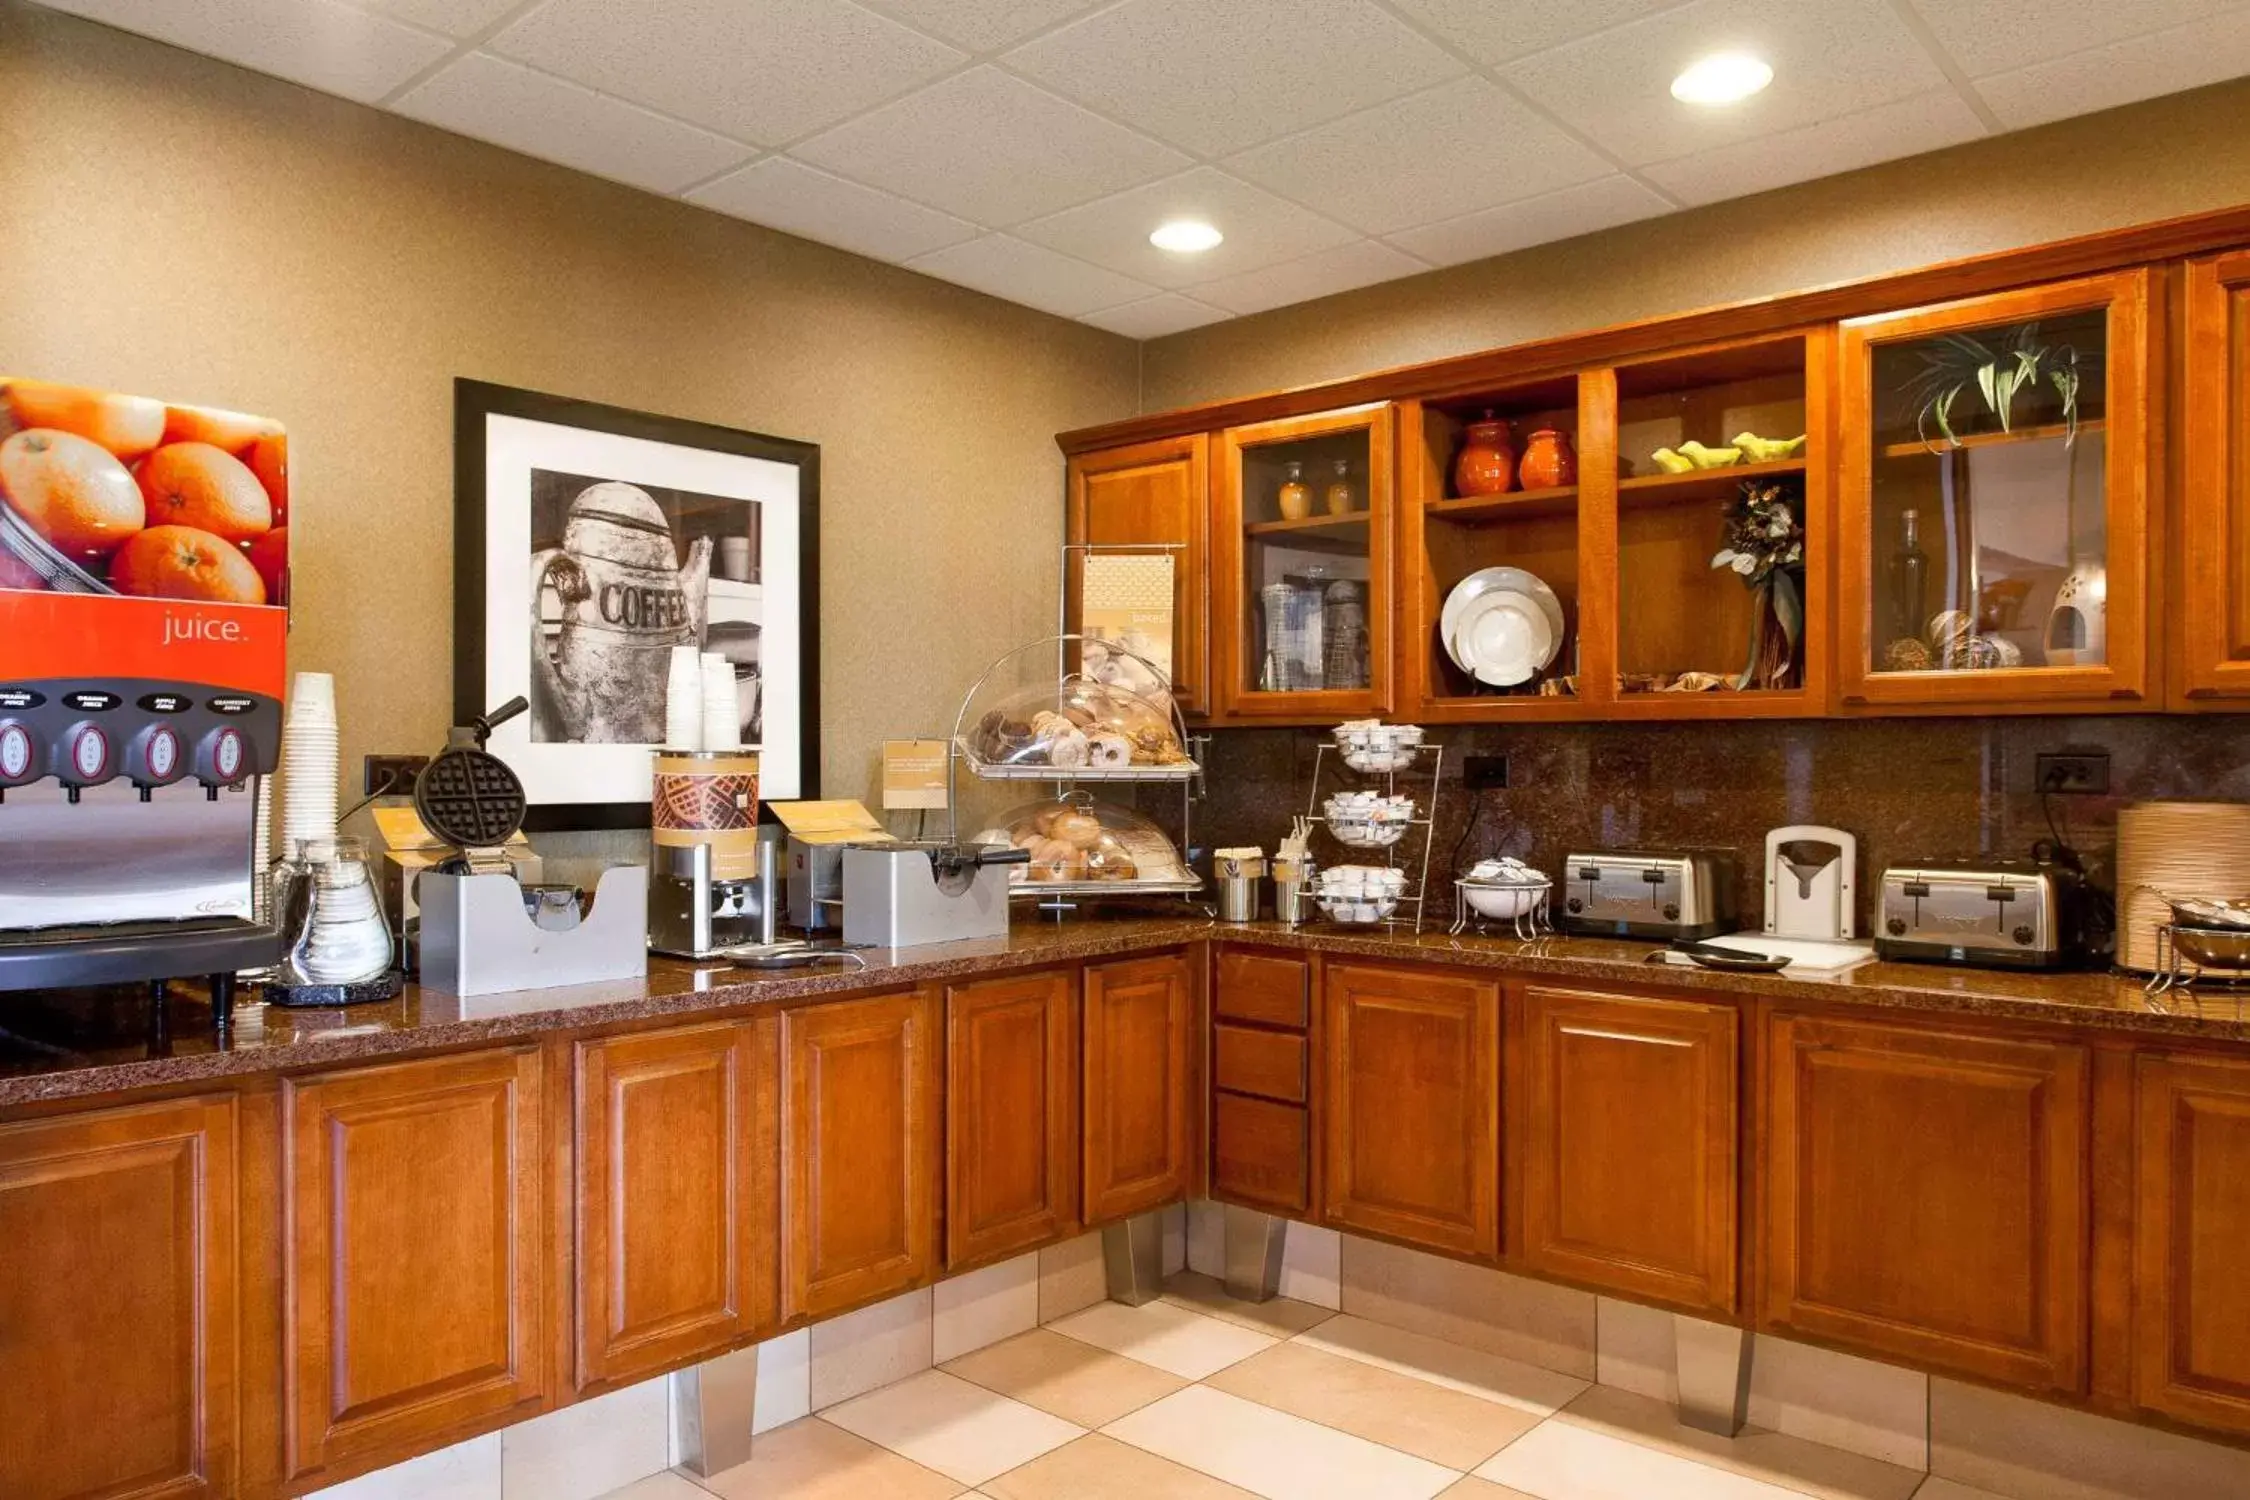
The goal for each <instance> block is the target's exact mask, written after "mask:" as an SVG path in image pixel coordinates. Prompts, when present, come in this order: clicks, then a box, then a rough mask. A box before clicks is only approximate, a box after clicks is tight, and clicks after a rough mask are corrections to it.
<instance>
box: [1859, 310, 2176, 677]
mask: <svg viewBox="0 0 2250 1500" xmlns="http://www.w3.org/2000/svg"><path fill="white" fill-rule="evenodd" d="M2147 309H2148V282H2147V277H2146V274H2145V273H2142V272H2129V273H2124V274H2120V275H2115V276H2104V277H2096V278H2090V279H2088V280H2084V281H2075V282H2068V283H2064V284H2060V285H2056V286H2049V287H2040V288H2035V289H2033V290H2030V291H2025V292H2011V293H2004V294H2001V295H1997V296H1991V297H1981V298H1976V299H1974V300H1971V301H1968V302H1961V303H1954V304H1951V305H1948V306H1945V307H1940V308H1935V309H1928V310H1924V311H1920V312H1913V313H1902V314H1897V315H1892V316H1885V317H1877V318H1867V319H1861V320H1858V321H1855V322H1850V323H1846V324H1845V325H1844V343H1843V361H1844V369H1843V381H1844V384H1843V389H1844V399H1843V414H1844V429H1845V433H1844V435H1845V462H1844V471H1843V484H1842V494H1841V500H1842V509H1843V527H1842V530H1843V537H1842V543H1843V552H1842V576H1841V577H1840V579H1839V590H1838V592H1839V600H1840V610H1841V612H1840V623H1841V625H1842V627H1843V628H1842V630H1841V631H1840V635H1841V638H1842V641H1843V643H1844V649H1843V652H1842V655H1843V657H1844V660H1843V661H1842V662H1841V663H1840V665H1841V668H1842V670H1841V673H1840V677H1841V682H1842V696H1843V698H1844V701H1845V702H1846V703H1863V704H1867V703H1908V704H1912V703H1922V704H1931V705H1941V706H1942V705H1960V706H1962V707H1964V708H1966V707H1970V706H1977V705H2004V704H2007V703H2009V702H2026V701H2029V702H2051V701H2054V700H2058V699H2083V700H2087V703H2088V706H2093V705H2094V704H2097V703H2119V704H2125V703H2130V702H2131V701H2132V700H2134V699H2136V698H2138V697H2140V696H2142V695H2143V692H2144V689H2145V687H2146V683H2145V675H2146V649H2147V647H2146V629H2145V626H2146V601H2147V597H2148V595H2147V588H2146V582H2147V579H2146V561H2145V556H2146V554H2145V540H2146V536H2145V534H2146V530H2147V501H2146V483H2147V472H2148V462H2149V455H2148V453H2147V446H2146V445H2147V439H2148V423H2147V412H2146V402H2147V396H2146V390H2147V380H2146V375H2147V349H2146V338H2147V327H2148V318H2147Z"/></svg>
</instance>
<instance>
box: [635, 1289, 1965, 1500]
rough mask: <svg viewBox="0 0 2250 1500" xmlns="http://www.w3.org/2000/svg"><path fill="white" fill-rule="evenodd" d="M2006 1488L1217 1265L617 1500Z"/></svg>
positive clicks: (1894, 1494)
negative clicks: (1251, 1294)
mask: <svg viewBox="0 0 2250 1500" xmlns="http://www.w3.org/2000/svg"><path fill="white" fill-rule="evenodd" d="M712 1495H717V1496H719V1497H720V1500H858V1497H871V1496H884V1497H887V1500H890V1497H895V1500H924V1497H927V1500H953V1497H969V1500H1109V1497H1119V1500H1227V1497H1233V1500H1241V1497H1244V1496H1263V1497H1265V1500H1331V1497H1333V1500H1432V1497H1435V1496H1444V1497H1446V1500H1655V1497H1662V1500H1798V1497H1803V1496H1813V1497H1817V1500H1992V1497H1990V1496H1988V1495H1987V1494H1986V1493H1985V1492H1984V1491H1981V1490H1974V1489H1970V1488H1967V1487H1965V1486H1963V1485H1960V1484H1956V1483H1951V1482H1949V1481H1946V1480H1943V1479H1933V1478H1928V1477H1926V1476H1925V1475H1924V1474H1923V1473H1922V1472H1921V1471H1919V1470H1918V1469H1909V1468H1903V1467H1900V1466H1898V1465H1895V1464H1890V1463H1884V1462H1881V1461H1879V1460H1877V1459H1873V1458H1867V1457H1862V1456H1860V1455H1858V1454H1854V1453H1847V1452H1845V1451H1843V1450H1842V1449H1838V1448H1830V1447H1824V1446H1822V1445H1821V1444H1818V1443H1814V1442H1809V1441H1807V1440H1805V1439H1803V1438H1797V1437H1790V1436H1786V1435H1784V1434H1781V1433H1777V1432H1767V1431H1763V1430H1760V1429H1757V1428H1750V1429H1747V1430H1745V1431H1744V1432H1743V1434H1742V1435H1741V1436H1740V1437H1737V1438H1734V1439H1731V1440H1730V1439H1724V1438H1717V1437H1712V1436H1709V1435H1707V1434H1704V1433H1700V1432H1696V1431H1694V1430H1692V1429H1689V1428H1685V1427H1682V1426H1680V1425H1679V1424H1678V1423H1677V1422H1675V1421H1674V1420H1673V1418H1672V1412H1671V1409H1670V1408H1669V1407H1668V1406H1666V1405H1665V1404H1663V1403H1662V1402H1659V1401H1655V1400H1652V1399H1650V1398H1648V1397H1646V1396H1640V1395H1636V1394H1633V1393H1632V1392H1629V1391H1624V1390H1620V1389H1617V1388H1615V1387H1611V1386H1598V1385H1592V1384H1589V1383H1588V1382H1587V1381H1585V1380H1582V1379H1579V1378H1577V1377H1575V1376H1572V1375H1564V1374H1558V1373H1557V1372H1555V1371H1553V1370H1550V1369H1544V1368H1541V1367H1539V1366H1536V1365H1530V1364H1525V1363H1523V1362H1521V1361H1519V1360H1516V1359H1513V1358H1511V1357H1509V1356H1507V1355H1504V1354H1498V1353H1493V1352H1490V1351H1487V1350H1482V1349H1474V1348H1469V1347H1466V1346H1464V1345H1460V1344H1455V1343H1449V1342H1446V1341H1444V1340H1442V1339H1439V1338H1436V1337H1433V1336H1431V1335H1428V1334H1423V1333H1416V1332H1409V1331H1405V1330H1402V1329H1399V1328H1395V1327H1390V1326H1387V1325H1385V1324H1380V1323H1374V1322H1370V1321H1368V1320H1366V1319H1363V1318H1358V1317H1353V1316H1350V1315H1339V1314H1336V1313H1332V1312H1330V1311H1328V1310H1327V1309H1325V1308H1319V1307H1314V1306H1311V1305H1309V1304H1307V1303H1303V1302H1293V1301H1288V1300H1285V1299H1277V1300H1275V1301H1273V1302H1269V1303H1266V1304H1263V1305H1253V1304H1249V1303H1240V1302H1235V1301H1233V1300H1231V1299H1229V1298H1228V1297H1227V1296H1226V1295H1225V1293H1224V1291H1223V1290H1222V1289H1221V1288H1220V1287H1219V1286H1218V1284H1217V1283H1216V1282H1214V1281H1212V1280H1210V1279H1209V1278H1208V1277H1202V1276H1196V1275H1187V1276H1182V1277H1178V1278H1176V1279H1175V1280H1174V1281H1173V1282H1172V1283H1171V1284H1170V1287H1169V1289H1168V1291H1167V1294H1166V1296H1165V1297H1164V1298H1163V1300H1161V1301H1157V1302H1152V1303H1150V1304H1148V1305H1147V1306H1145V1307H1138V1308H1127V1307H1123V1306H1119V1305H1117V1304H1113V1303H1099V1304H1096V1305H1095V1306H1092V1307H1089V1308H1086V1309H1084V1310H1083V1311H1080V1312H1076V1313H1072V1314H1071V1315H1069V1316H1067V1317H1064V1318H1061V1319H1058V1320H1057V1321H1055V1322H1053V1323H1050V1324H1048V1325H1047V1326H1045V1327H1041V1328H1036V1329H1033V1330H1032V1331H1030V1332H1028V1333H1021V1334H1017V1335H1016V1336H1014V1337H1012V1338H1009V1339H1005V1340H1003V1341H1001V1342H999V1343H996V1344H991V1345H988V1346H986V1347H984V1348H981V1349H977V1350H975V1351H973V1352H971V1353H968V1354H964V1355H962V1356H960V1357H958V1358H955V1359H951V1360H947V1361H945V1362H943V1363H941V1364H939V1365H938V1366H936V1367H935V1368H933V1369H927V1370H923V1371H920V1372H919V1373H916V1374H913V1375H910V1376H908V1377H906V1378H905V1379H902V1380H898V1381H895V1382H893V1383H892V1384H889V1385H886V1386H883V1387H881V1388H879V1389H876V1390H873V1391H870V1392H868V1393H866V1394H864V1395H860V1396H856V1397H854V1398H852V1399H851V1400H848V1401H842V1402H839V1403H837V1404H835V1405H833V1406H829V1407H827V1408H826V1409H824V1410H821V1411H819V1412H817V1413H816V1414H815V1415H812V1416H808V1417H804V1418H802V1419H800V1420H798V1421H795V1422H792V1423H790V1424H788V1425H787V1426H783V1427H779V1428H776V1429H774V1430H773V1431H771V1432H768V1433H766V1434H764V1435H763V1436H761V1437H760V1438H759V1439H758V1440H757V1443H756V1447H755V1455H754V1456H753V1457H752V1459H751V1460H750V1462H749V1463H746V1464H744V1465H742V1466H740V1467H739V1468H735V1469H731V1470H728V1471H727V1472H725V1473H723V1474H718V1475H714V1476H713V1477H711V1478H709V1479H706V1480H700V1481H693V1480H690V1479H689V1478H688V1477H686V1476H684V1475H682V1474H679V1473H663V1474H658V1475H656V1476H655V1477H653V1478H650V1479H644V1480H641V1481H640V1482H639V1483H637V1484H633V1485H630V1486H628V1487H626V1488H624V1489H620V1490H617V1491H614V1492H613V1493H612V1494H611V1495H610V1496H609V1497H608V1500H709V1497H710V1496H712Z"/></svg>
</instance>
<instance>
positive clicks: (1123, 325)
mask: <svg viewBox="0 0 2250 1500" xmlns="http://www.w3.org/2000/svg"><path fill="white" fill-rule="evenodd" d="M1226 317H1227V314H1225V313H1223V312H1221V311H1219V309H1217V308H1215V307H1206V306H1204V305H1203V304H1202V303H1200V302H1195V301H1191V300H1190V299H1188V298H1186V297H1183V296H1181V295H1180V294H1179V293H1178V292H1159V293H1157V294H1156V295H1155V296H1153V297H1143V298H1142V299H1141V300H1140V301H1138V302H1128V303H1126V304H1125V305H1124V306H1123V307H1111V308H1105V309H1103V310H1102V311H1101V312H1094V313H1088V314H1086V315H1085V316H1084V317H1082V318H1080V319H1079V320H1078V321H1079V322H1081V323H1091V324H1093V325H1094V326H1095V327H1096V328H1106V329H1108V330H1109V331H1110V332H1111V333H1122V334H1124V335H1125V337H1127V338H1129V339H1160V338H1163V337H1164V336H1165V335H1166V334H1168V333H1185V332H1187V331H1188V330H1189V329H1190V328H1201V327H1202V326H1203V325H1204V324H1206V323H1219V322H1224V321H1225V320H1226Z"/></svg>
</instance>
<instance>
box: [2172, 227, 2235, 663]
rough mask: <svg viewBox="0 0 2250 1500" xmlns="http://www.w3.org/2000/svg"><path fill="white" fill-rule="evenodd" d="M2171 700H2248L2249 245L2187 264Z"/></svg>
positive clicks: (2176, 520) (2175, 520)
mask: <svg viewBox="0 0 2250 1500" xmlns="http://www.w3.org/2000/svg"><path fill="white" fill-rule="evenodd" d="M2183 364H2184V366H2185V368H2186V372H2187V388H2186V391H2185V399H2184V402H2183V408H2184V410H2183V416H2184V422H2183V427H2184V432H2185V441H2184V443H2183V446H2182V452H2181V457H2182V460H2183V462H2184V471H2185V473H2184V477H2185V487H2184V490H2183V493H2182V494H2181V496H2180V503H2179V506H2178V508H2177V510H2176V512H2175V518H2174V526H2175V533H2176V536H2177V538H2178V545H2177V546H2176V548H2175V549H2174V556H2175V560H2176V564H2177V568H2178V572H2177V575H2176V578H2177V581H2176V586H2175V591H2174V594H2173V599H2174V608H2173V611H2172V630H2171V634H2170V643H2171V644H2170V649H2169V651H2168V653H2167V655H2168V658H2169V660H2170V662H2171V664H2172V684H2171V685H2172V701H2173V703H2174V705H2175V706H2178V707H2197V706H2208V705H2219V704H2226V703H2227V702H2228V700H2241V699H2246V698H2250V252H2244V253H2238V254H2233V255H2222V256H2218V257H2216V258H2214V259H2210V260H2199V261H2194V262H2191V263H2190V264H2189V266H2188V268H2187V349H2186V358H2185V360H2184V361H2183Z"/></svg>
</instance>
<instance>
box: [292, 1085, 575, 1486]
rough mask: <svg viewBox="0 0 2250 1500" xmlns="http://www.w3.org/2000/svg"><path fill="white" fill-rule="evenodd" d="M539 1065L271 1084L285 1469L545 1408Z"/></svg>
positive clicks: (325, 1463)
mask: <svg viewBox="0 0 2250 1500" xmlns="http://www.w3.org/2000/svg"><path fill="white" fill-rule="evenodd" d="M540 1078H541V1067H540V1055H539V1053H538V1052H537V1051H536V1050H533V1049H530V1048H523V1049H513V1050H498V1049H496V1050H493V1051H487V1052H476V1053H467V1054H462V1055H459V1056H454V1057H441V1058H434V1059H429V1060H422V1061H415V1062H403V1063H393V1064H388V1065H386V1066H383V1067H375V1068H362V1069H355V1070H353V1071H350V1072H343V1073H330V1074H325V1075H321V1076H318V1077H314V1078H307V1079H291V1080H289V1081H288V1082H287V1083H285V1084H284V1085H283V1094H282V1099H283V1118H284V1123H283V1142H282V1151H283V1169H282V1180H283V1184H284V1188H285V1191H286V1194H287V1202H288V1215H289V1224H288V1234H289V1244H290V1253H289V1259H288V1271H287V1275H286V1289H285V1293H284V1295H285V1298H286V1312H285V1317H286V1323H285V1328H284V1334H285V1339H286V1360H287V1369H288V1378H287V1389H288V1391H289V1399H290V1408H289V1411H288V1413H287V1429H288V1437H287V1442H288V1469H289V1474H290V1477H291V1478H293V1479H295V1478H302V1477H304V1476H307V1475H312V1474H319V1473H322V1472H323V1471H328V1472H332V1473H335V1474H336V1475H337V1476H338V1477H341V1475H342V1474H344V1473H347V1472H351V1471H355V1470H358V1469H364V1468H373V1467H378V1466H380V1465H381V1464H384V1463H389V1462H393V1461H395V1460H396V1459H399V1458H404V1457H407V1456H409V1455H411V1454H414V1453H420V1452H425V1451H427V1450H429V1449H432V1448H436V1447H440V1446H443V1445H444V1444H446V1443H449V1442H452V1441H455V1440H456V1439H458V1438H460V1437H464V1436H467V1435H469V1434H471V1433H473V1432H477V1431H481V1430H484V1429H487V1428H493V1427H500V1426H504V1425H506V1424H508V1423H510V1422H517V1421H521V1420H523V1419H524V1418H525V1417H528V1416H531V1415H533V1414H534V1413H536V1412H537V1411H538V1410H539V1409H540V1408H541V1407H542V1406H543V1405H545V1403H546V1401H547V1397H548V1379H547V1364H548V1359H547V1356H546V1353H545V1339H544V1334H543V1328H544V1320H543V1318H542V1315H541V1312H542V1308H543V1307H544V1306H545V1301H546V1296H547V1264H548V1262H547V1256H546V1254H545V1248H544V1247H545V1245H546V1236H547V1232H548V1226H547V1223H546V1218H545V1205H546V1203H547V1194H546V1188H545V1184H546V1180H547V1179H546V1174H547V1171H548V1157H547V1150H548V1143H547V1141H546V1140H545V1139H544V1136H543V1133H542V1131H541V1107H540Z"/></svg>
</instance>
